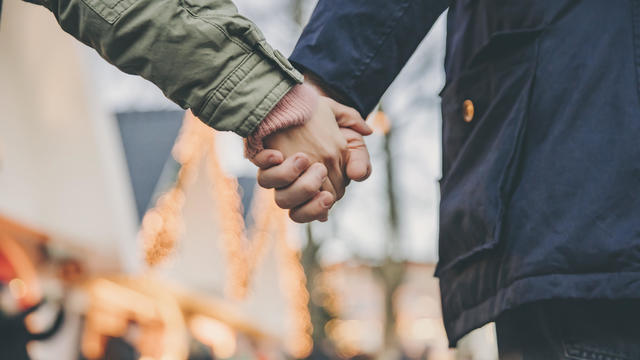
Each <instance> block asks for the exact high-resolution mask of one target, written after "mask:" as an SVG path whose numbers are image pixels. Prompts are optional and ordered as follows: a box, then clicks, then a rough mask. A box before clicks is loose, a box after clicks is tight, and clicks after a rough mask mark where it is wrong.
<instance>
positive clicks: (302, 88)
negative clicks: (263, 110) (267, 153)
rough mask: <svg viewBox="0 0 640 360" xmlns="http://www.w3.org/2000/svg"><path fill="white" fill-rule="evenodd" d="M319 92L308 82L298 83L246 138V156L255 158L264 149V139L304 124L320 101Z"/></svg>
mask: <svg viewBox="0 0 640 360" xmlns="http://www.w3.org/2000/svg"><path fill="white" fill-rule="evenodd" d="M318 97H319V96H318V92H317V91H316V90H315V88H314V87H312V86H310V85H308V84H300V85H296V86H294V87H293V88H291V90H290V91H289V92H288V93H287V94H286V95H285V96H284V97H283V98H282V99H281V100H280V101H279V102H278V103H277V104H276V106H275V107H274V108H273V109H272V110H271V111H270V112H269V114H267V116H266V117H265V118H264V119H263V120H262V121H261V122H260V124H259V125H258V127H257V128H256V130H255V131H254V132H253V133H252V134H251V135H249V136H248V137H247V138H246V140H245V156H246V157H247V158H249V159H251V158H253V157H254V156H255V155H256V154H257V153H259V152H260V151H262V150H263V149H264V145H263V140H264V138H266V137H267V136H269V135H271V134H273V133H275V132H278V131H280V130H283V129H286V128H289V127H293V126H299V125H303V124H304V123H305V122H307V121H308V120H309V119H310V118H311V115H312V114H313V112H314V111H315V108H316V106H317V103H318Z"/></svg>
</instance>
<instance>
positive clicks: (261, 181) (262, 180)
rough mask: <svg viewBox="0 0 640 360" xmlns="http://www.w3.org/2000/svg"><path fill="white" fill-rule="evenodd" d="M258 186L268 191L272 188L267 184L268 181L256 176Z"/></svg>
mask: <svg viewBox="0 0 640 360" xmlns="http://www.w3.org/2000/svg"><path fill="white" fill-rule="evenodd" d="M258 185H260V186H262V187H263V188H266V189H270V188H271V187H272V186H271V184H270V183H269V181H268V180H267V179H265V178H264V176H262V175H260V174H258Z"/></svg>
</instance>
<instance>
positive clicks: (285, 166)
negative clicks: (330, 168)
mask: <svg viewBox="0 0 640 360" xmlns="http://www.w3.org/2000/svg"><path fill="white" fill-rule="evenodd" d="M310 165H311V161H310V160H309V158H308V157H307V155H305V154H303V153H297V154H295V155H293V156H290V157H288V158H287V159H285V161H284V162H282V164H280V165H276V166H273V167H271V168H268V169H264V170H263V169H260V170H258V184H260V186H262V187H264V188H267V189H271V188H276V189H279V188H283V187H287V186H289V185H291V184H292V183H293V182H294V181H295V180H296V179H297V178H298V177H299V176H300V174H302V173H303V172H304V171H305V170H307V168H309V166H310Z"/></svg>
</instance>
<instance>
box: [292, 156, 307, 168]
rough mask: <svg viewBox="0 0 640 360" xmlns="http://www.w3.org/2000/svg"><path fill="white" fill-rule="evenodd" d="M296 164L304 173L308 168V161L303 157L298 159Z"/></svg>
mask: <svg viewBox="0 0 640 360" xmlns="http://www.w3.org/2000/svg"><path fill="white" fill-rule="evenodd" d="M295 164H296V169H298V171H302V170H304V169H306V167H307V159H305V158H303V157H300V158H297V159H296V162H295Z"/></svg>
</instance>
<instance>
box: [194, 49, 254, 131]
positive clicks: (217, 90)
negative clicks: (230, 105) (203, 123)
mask: <svg viewBox="0 0 640 360" xmlns="http://www.w3.org/2000/svg"><path fill="white" fill-rule="evenodd" d="M254 54H255V53H254V52H251V53H249V54H246V55H245V56H244V57H243V58H242V60H241V62H240V64H238V66H236V68H235V69H233V70H232V71H231V72H230V73H229V74H228V75H227V76H226V77H225V78H224V79H223V80H222V81H221V82H220V83H219V84H218V85H217V86H216V87H214V88H213V89H211V91H209V93H208V94H207V95H206V96H205V97H204V100H203V101H202V102H201V106H200V114H202V112H204V111H205V109H207V108H208V107H209V103H211V101H213V99H214V98H220V101H222V100H224V99H225V98H226V97H227V96H228V93H229V92H231V90H233V88H235V87H236V86H237V85H238V84H239V83H240V81H241V79H240V80H235V78H236V77H238V73H239V72H243V74H242V75H246V73H248V72H251V69H253V68H254V67H256V66H258V64H259V63H260V62H257V63H256V64H254V65H253V66H251V68H249V69H248V71H247V72H246V73H245V69H244V66H245V65H246V64H247V63H248V62H249V59H251V57H252V56H253V55H254ZM227 88H228V89H229V91H228V92H227V94H226V95H222V96H220V94H221V93H222V92H223V91H224V90H225V89H227ZM205 115H206V114H205ZM212 115H213V112H212ZM207 123H209V122H208V121H207Z"/></svg>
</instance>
